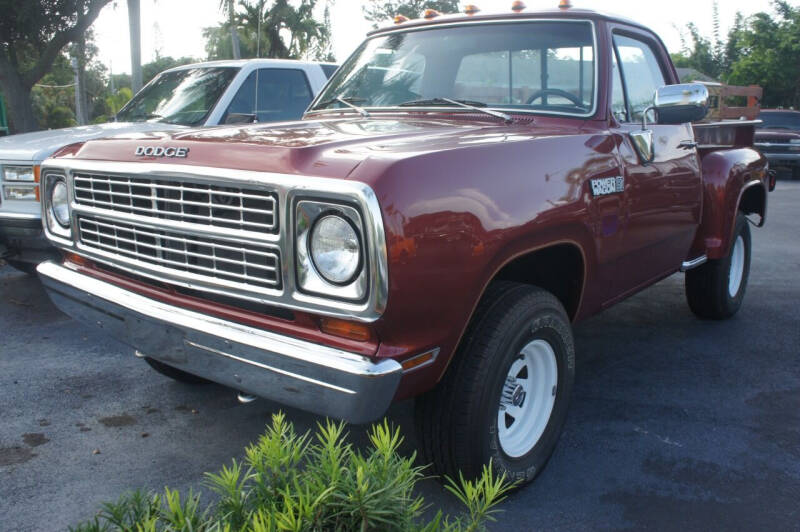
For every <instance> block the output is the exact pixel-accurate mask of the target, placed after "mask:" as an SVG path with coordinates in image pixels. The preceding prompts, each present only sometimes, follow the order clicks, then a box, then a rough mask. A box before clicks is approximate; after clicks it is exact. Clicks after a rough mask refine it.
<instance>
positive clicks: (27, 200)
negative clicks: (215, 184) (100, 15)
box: [0, 59, 336, 273]
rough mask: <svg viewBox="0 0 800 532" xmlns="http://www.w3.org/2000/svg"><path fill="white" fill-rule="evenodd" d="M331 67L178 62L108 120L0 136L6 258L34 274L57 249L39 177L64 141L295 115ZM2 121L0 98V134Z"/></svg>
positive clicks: (0, 211)
mask: <svg viewBox="0 0 800 532" xmlns="http://www.w3.org/2000/svg"><path fill="white" fill-rule="evenodd" d="M335 70H336V65H333V64H330V63H315V62H303V61H292V60H279V59H247V60H238V61H211V62H206V63H197V64H191V65H184V66H179V67H175V68H171V69H169V70H165V71H164V72H162V73H160V74H159V75H157V76H156V77H155V78H153V80H151V81H150V82H149V83H148V84H147V85H146V86H145V87H144V88H142V90H141V91H139V92H138V93H137V94H136V95H135V96H134V97H133V98H132V99H131V101H130V102H128V103H127V104H126V105H125V106H124V107H123V108H122V109H120V110H119V112H117V114H116V116H115V118H114V121H113V122H109V123H104V124H92V125H88V126H79V127H72V128H65V129H57V130H49V131H39V132H35V133H25V134H21V135H12V136H10V137H7V138H3V139H0V191H2V193H0V244H1V245H4V246H6V247H7V248H8V251H7V254H6V258H7V260H8V261H9V263H10V264H11V265H13V266H15V267H16V268H18V269H20V270H22V271H26V272H29V273H32V272H33V271H34V269H35V267H36V264H38V263H39V262H41V261H42V260H44V259H46V258H50V257H53V256H57V252H56V251H55V249H53V248H52V246H50V245H49V243H48V242H47V240H46V239H45V238H44V236H43V234H42V228H41V225H42V220H41V205H40V203H39V194H38V189H39V185H38V181H39V168H40V165H41V163H42V161H44V160H45V159H47V158H48V157H50V156H51V155H52V154H53V153H55V152H56V151H58V150H59V149H61V148H63V147H64V146H66V145H68V144H71V143H73V142H82V141H86V140H89V139H93V138H102V137H112V136H115V135H122V134H126V133H132V132H142V133H145V132H153V131H177V130H181V129H188V128H190V127H210V126H215V125H219V124H225V123H236V122H239V123H242V122H250V123H253V122H278V121H285V120H296V119H298V118H300V117H301V116H302V115H303V112H304V111H305V109H306V107H308V104H309V103H311V100H312V99H313V98H314V97H315V96H316V95H317V93H319V91H320V90H321V89H322V87H323V86H324V85H325V83H326V82H327V81H328V77H329V76H330V75H331V74H332V73H333V72H334V71H335ZM3 126H7V124H5V115H4V114H3V108H2V103H1V101H0V136H2V135H3V134H4V133H3ZM6 133H7V130H6Z"/></svg>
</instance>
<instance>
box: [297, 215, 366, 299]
mask: <svg viewBox="0 0 800 532" xmlns="http://www.w3.org/2000/svg"><path fill="white" fill-rule="evenodd" d="M309 248H310V251H311V259H312V260H313V261H314V266H315V267H316V269H317V271H318V272H319V273H320V275H322V276H323V277H324V278H325V280H327V281H328V282H331V283H333V284H338V285H341V284H346V283H349V282H351V281H352V280H353V278H354V277H355V276H356V275H357V274H358V272H359V270H360V267H361V243H360V242H359V239H358V234H357V233H356V230H355V228H354V227H353V226H352V225H351V224H350V222H348V221H347V220H345V219H344V218H342V217H341V216H338V215H336V214H327V215H324V216H322V217H321V218H320V219H319V220H317V222H316V223H315V224H314V227H313V229H312V230H311V238H310V241H309Z"/></svg>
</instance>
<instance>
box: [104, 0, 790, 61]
mask: <svg viewBox="0 0 800 532" xmlns="http://www.w3.org/2000/svg"><path fill="white" fill-rule="evenodd" d="M251 1H253V2H255V1H257V0H251ZM511 1H512V0H468V1H467V2H462V4H466V3H474V4H476V5H478V7H480V8H481V9H482V10H483V11H484V12H496V11H505V10H510V6H511ZM322 3H323V1H320V4H322ZM525 3H526V4H527V6H528V8H529V9H537V8H549V7H551V6H552V7H555V6H557V5H558V0H525ZM572 3H573V5H574V6H575V7H581V8H589V9H597V10H600V11H604V12H608V13H615V14H619V15H623V16H625V17H626V18H629V19H633V20H636V21H638V22H640V23H643V24H644V25H646V26H648V27H650V28H651V29H653V30H654V31H655V32H656V33H657V34H658V35H659V36H661V38H662V39H663V40H664V42H665V43H666V45H667V48H669V50H670V52H678V51H680V49H681V32H683V33H684V34H686V33H687V32H686V25H687V24H688V23H689V22H694V23H695V24H696V25H697V26H698V27H699V29H700V32H701V33H702V34H704V35H707V36H709V37H710V36H711V34H712V0H668V1H658V2H654V1H653V0H572ZM790 3H791V4H794V5H800V0H790ZM219 4H220V2H219V0H141V19H142V21H141V29H142V62H143V63H147V62H149V61H152V60H153V59H154V58H155V55H156V52H159V53H160V54H161V55H162V56H167V55H169V56H173V57H182V56H190V57H196V58H198V59H205V49H204V44H205V41H204V39H203V36H202V31H203V28H205V27H208V26H214V25H217V24H219V23H220V22H221V21H222V19H223V16H222V13H221V12H220V10H219ZM362 4H363V2H360V1H357V0H335V1H334V3H333V6H332V8H331V25H332V34H333V35H332V40H333V51H334V54H335V55H336V59H337V60H338V61H339V62H343V61H344V60H345V59H346V58H347V56H348V55H350V53H351V52H352V51H353V50H354V49H355V48H356V47H357V46H358V45H359V44H360V43H361V41H362V40H363V39H364V35H365V34H366V32H367V31H369V30H370V29H371V27H372V26H371V23H370V22H368V21H366V20H364V18H363V15H362V11H361V6H362ZM719 10H720V22H721V26H722V32H723V35H724V34H726V33H727V30H728V29H729V28H730V26H731V25H732V24H733V21H734V18H735V16H736V12H737V11H740V12H741V13H742V14H744V15H745V16H747V15H752V14H753V13H757V12H759V11H771V10H772V8H771V4H770V1H769V0H719ZM94 31H95V37H96V42H97V45H98V48H99V50H100V52H99V59H100V61H101V62H102V63H103V64H105V65H106V67H108V68H109V69H111V70H112V71H113V72H114V73H121V72H130V42H129V36H128V9H127V4H126V1H125V0H116V1H115V2H112V3H111V4H109V5H108V6H106V7H105V8H104V10H103V11H102V13H101V14H100V16H99V17H98V19H97V20H96V21H95V24H94Z"/></svg>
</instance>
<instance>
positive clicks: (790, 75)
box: [673, 0, 800, 108]
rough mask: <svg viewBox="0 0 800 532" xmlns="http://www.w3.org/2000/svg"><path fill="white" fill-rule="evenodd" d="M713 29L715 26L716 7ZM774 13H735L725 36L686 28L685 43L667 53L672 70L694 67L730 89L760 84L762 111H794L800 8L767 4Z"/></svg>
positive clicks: (799, 96)
mask: <svg viewBox="0 0 800 532" xmlns="http://www.w3.org/2000/svg"><path fill="white" fill-rule="evenodd" d="M714 5H715V9H714V19H715V22H714V27H715V28H719V14H718V12H717V9H716V6H717V3H716V2H715V3H714ZM772 5H773V8H774V11H775V12H774V14H771V13H757V14H755V15H753V16H752V17H748V18H744V17H743V16H742V15H741V14H737V16H736V19H735V22H734V25H733V26H732V27H731V29H730V31H729V32H728V35H727V38H723V37H721V36H720V35H719V31H718V30H715V32H714V35H713V36H712V38H710V39H709V38H707V37H704V36H702V35H701V34H700V32H699V31H698V30H697V27H696V26H695V25H694V24H689V25H688V26H687V29H688V32H689V38H690V39H691V44H690V45H689V44H687V43H684V46H683V50H682V51H681V53H680V54H674V55H673V61H674V62H675V66H678V67H689V68H694V69H695V70H698V71H700V72H702V73H704V74H706V75H708V76H711V77H712V78H715V79H719V80H721V81H724V82H725V83H729V84H732V85H760V86H761V87H763V88H764V97H763V100H762V102H761V103H762V106H763V107H795V108H800V7H794V6H792V5H791V4H789V2H786V1H784V0H773V2H772Z"/></svg>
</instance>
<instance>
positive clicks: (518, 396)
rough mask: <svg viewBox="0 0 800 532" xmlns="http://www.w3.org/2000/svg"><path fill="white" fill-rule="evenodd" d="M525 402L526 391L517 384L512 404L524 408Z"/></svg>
mask: <svg viewBox="0 0 800 532" xmlns="http://www.w3.org/2000/svg"><path fill="white" fill-rule="evenodd" d="M524 402H525V389H524V388H523V387H522V385H521V384H517V386H516V388H514V392H513V393H512V394H511V404H512V405H514V406H522V403H524Z"/></svg>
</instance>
